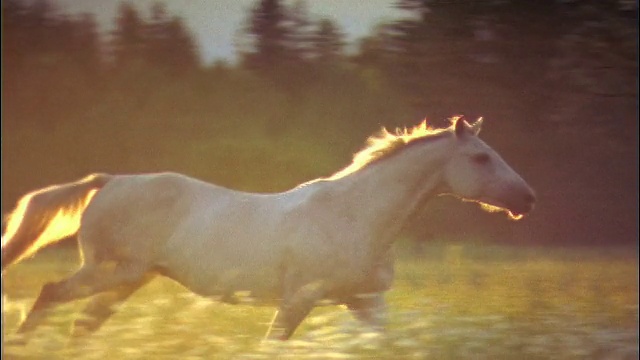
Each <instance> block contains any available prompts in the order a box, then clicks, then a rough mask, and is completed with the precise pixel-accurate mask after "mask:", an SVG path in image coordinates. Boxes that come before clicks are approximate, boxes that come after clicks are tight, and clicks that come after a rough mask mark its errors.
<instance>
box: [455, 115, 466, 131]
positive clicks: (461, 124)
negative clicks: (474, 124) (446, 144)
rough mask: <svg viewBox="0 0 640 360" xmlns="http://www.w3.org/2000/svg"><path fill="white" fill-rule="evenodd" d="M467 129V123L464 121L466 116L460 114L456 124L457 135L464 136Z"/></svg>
mask: <svg viewBox="0 0 640 360" xmlns="http://www.w3.org/2000/svg"><path fill="white" fill-rule="evenodd" d="M466 131H467V125H466V124H465V123H464V118H463V117H462V116H459V117H458V118H457V119H456V124H455V132H456V136H462V135H464V133H465V132H466Z"/></svg>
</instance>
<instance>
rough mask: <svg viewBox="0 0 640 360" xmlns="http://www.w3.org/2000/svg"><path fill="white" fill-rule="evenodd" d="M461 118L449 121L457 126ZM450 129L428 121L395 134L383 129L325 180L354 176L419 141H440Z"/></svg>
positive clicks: (397, 131) (453, 118)
mask: <svg viewBox="0 0 640 360" xmlns="http://www.w3.org/2000/svg"><path fill="white" fill-rule="evenodd" d="M459 118H461V116H454V117H451V118H450V119H449V121H450V122H451V124H455V122H456V120H458V119H459ZM449 129H450V127H448V128H444V129H442V128H440V129H435V128H432V127H431V126H429V124H428V123H427V120H426V119H425V120H423V121H422V122H421V123H420V124H418V125H416V126H414V127H412V128H410V129H407V128H406V127H404V128H396V130H395V131H394V132H393V133H392V132H389V131H388V130H387V129H386V128H384V127H383V128H382V129H381V130H380V131H379V132H378V133H376V134H374V135H372V136H370V137H369V138H368V139H367V142H366V146H365V147H364V148H363V149H362V150H360V151H358V152H357V153H355V154H354V155H353V160H352V162H351V164H349V165H347V167H345V168H344V169H342V170H340V171H338V172H337V173H335V174H333V175H331V176H329V177H328V178H325V179H324V180H337V179H340V178H343V177H345V176H347V175H350V174H353V173H355V172H356V171H359V170H360V169H362V168H364V167H366V166H368V165H370V164H372V163H374V162H377V161H379V160H382V159H385V158H388V157H389V156H391V155H394V154H396V153H398V152H399V151H400V150H402V149H405V148H407V147H408V146H409V145H411V144H414V143H417V142H418V141H420V142H421V141H423V140H432V139H439V138H441V137H442V136H443V135H446V134H448V133H449V131H448V130H449Z"/></svg>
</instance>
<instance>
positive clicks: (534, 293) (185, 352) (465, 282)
mask: <svg viewBox="0 0 640 360" xmlns="http://www.w3.org/2000/svg"><path fill="white" fill-rule="evenodd" d="M398 252H399V257H400V261H399V264H398V267H397V281H396V284H395V286H394V288H393V290H392V291H390V292H389V293H388V295H387V300H388V303H389V305H390V318H389V324H388V329H387V331H386V332H385V333H384V334H383V333H377V332H374V331H372V330H371V329H368V328H366V327H364V326H361V325H360V324H359V323H357V322H356V321H354V320H353V319H352V317H351V316H350V314H349V313H348V312H347V311H345V310H344V309H342V308H341V307H336V306H328V307H322V308H317V309H316V310H314V312H313V313H312V314H311V316H310V317H309V318H307V320H306V321H305V322H304V323H303V325H302V326H301V327H300V329H299V330H298V332H296V334H295V335H294V337H293V339H292V340H291V341H289V342H263V341H262V337H263V335H264V332H265V331H266V329H267V326H268V322H269V321H270V320H271V317H272V315H273V309H272V308H268V307H248V306H232V305H226V304H219V303H215V302H211V301H209V300H207V299H203V298H200V297H198V296H196V295H193V294H191V293H189V292H187V291H185V290H184V289H183V288H181V287H180V286H179V285H177V284H174V283H172V282H170V281H168V280H156V281H154V282H152V283H151V284H149V285H148V286H146V287H145V288H143V289H142V290H141V291H139V292H138V293H136V294H135V295H134V296H133V297H132V298H131V299H130V300H129V301H128V302H127V303H126V304H125V305H124V306H122V307H121V308H120V311H119V312H118V313H117V314H116V315H115V316H114V317H113V318H112V319H110V320H109V322H108V323H107V324H106V325H105V326H104V327H103V328H102V329H101V330H100V331H99V332H97V333H96V334H95V335H93V336H91V337H89V338H87V339H85V340H83V342H81V343H72V344H68V343H67V342H68V339H67V331H68V327H69V325H70V323H71V321H72V319H73V318H74V317H75V316H77V314H76V313H75V312H76V311H77V310H79V309H81V307H82V303H77V304H71V305H66V306H64V307H62V308H60V309H59V310H58V311H56V313H55V315H54V316H53V319H52V321H50V323H49V324H48V325H47V326H46V327H43V328H42V329H40V330H39V331H38V334H37V335H36V336H35V337H34V339H33V341H31V342H30V343H29V345H28V346H27V347H26V348H21V347H16V346H7V347H5V354H6V355H9V358H46V359H70V358H73V359H104V358H127V359H158V358H160V359H175V358H180V359H202V358H216V359H218V358H222V359H225V358H227V359H231V358H233V359H272V358H285V359H298V358H308V359H331V358H334V359H347V358H355V359H360V358H416V359H422V358H434V359H461V358H474V359H483V358H484V359H496V358H497V359H505V358H506V359H548V358H554V359H583V358H598V359H599V358H607V359H632V358H637V356H638V289H637V267H638V262H637V256H636V255H635V250H634V249H629V251H628V252H626V250H625V249H622V250H617V251H608V252H602V251H599V250H598V249H596V250H594V249H564V250H562V249H517V248H506V247H481V246H473V245H432V246H427V247H426V248H425V249H424V256H416V255H415V254H413V253H414V251H409V250H408V248H407V247H404V248H400V249H399V251H398ZM75 264H76V259H75V254H73V253H72V252H70V251H69V252H67V251H60V250H56V251H47V252H44V253H43V254H41V255H39V256H38V257H36V258H34V259H32V260H29V261H27V262H25V263H23V264H19V265H18V266H16V267H14V268H12V269H10V271H9V272H8V273H7V274H5V278H4V280H5V281H4V286H5V293H6V295H7V296H8V299H7V302H6V303H5V306H4V307H3V313H4V316H5V328H4V331H5V335H6V337H8V338H11V336H12V335H11V334H12V333H13V332H14V331H15V328H16V327H17V324H18V322H19V318H20V312H21V310H23V309H24V310H26V309H28V307H29V306H30V305H31V303H32V302H33V300H34V299H35V296H36V295H37V292H38V291H39V287H40V286H41V285H42V284H43V283H44V282H45V281H49V280H54V279H58V278H60V277H61V276H64V274H65V273H68V272H70V271H73V268H74V267H75V266H76V265H75Z"/></svg>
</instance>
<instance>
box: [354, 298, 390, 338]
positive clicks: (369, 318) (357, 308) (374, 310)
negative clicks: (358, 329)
mask: <svg viewBox="0 0 640 360" xmlns="http://www.w3.org/2000/svg"><path fill="white" fill-rule="evenodd" d="M345 305H347V307H348V308H349V310H350V311H351V313H352V314H353V316H354V317H355V318H356V319H358V320H360V321H361V322H362V323H364V324H366V325H368V326H370V327H371V329H372V330H375V331H382V330H384V328H385V325H386V322H387V306H386V303H385V301H384V295H383V293H374V294H362V295H355V296H353V297H351V298H349V299H347V301H345Z"/></svg>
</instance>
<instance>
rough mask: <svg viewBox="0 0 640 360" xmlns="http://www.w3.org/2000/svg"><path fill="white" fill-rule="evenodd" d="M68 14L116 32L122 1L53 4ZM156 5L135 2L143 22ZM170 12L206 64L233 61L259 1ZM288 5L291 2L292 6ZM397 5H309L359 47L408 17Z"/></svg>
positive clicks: (348, 0)
mask: <svg viewBox="0 0 640 360" xmlns="http://www.w3.org/2000/svg"><path fill="white" fill-rule="evenodd" d="M52 2H53V3H54V4H56V5H57V7H58V8H59V9H60V10H61V11H63V12H65V13H67V14H81V13H91V14H94V15H95V16H96V20H97V21H98V26H99V28H100V30H101V32H102V33H104V34H108V33H110V32H111V31H112V30H113V26H114V19H115V16H116V13H117V9H118V6H119V4H120V3H121V0H82V1H79V0H54V1H52ZM156 2H158V1H157V0H136V1H133V2H131V3H132V4H134V5H135V6H136V7H137V8H138V10H139V11H140V14H141V15H142V16H143V17H145V18H146V17H148V16H149V9H150V8H151V5H152V4H154V3H156ZM162 2H164V3H165V4H166V5H167V9H168V12H169V13H170V14H172V15H178V16H180V17H181V18H182V19H183V20H184V21H185V23H186V24H187V26H188V28H189V30H190V31H191V32H192V34H193V35H194V37H195V39H196V42H197V43H198V45H199V46H200V52H201V55H202V58H203V61H204V62H205V63H206V64H210V63H212V62H214V61H216V60H219V59H223V60H228V61H232V62H233V61H234V60H235V47H234V37H236V36H237V34H238V32H239V31H240V29H241V28H242V26H243V23H244V21H245V20H246V17H247V14H248V11H249V9H251V8H252V7H253V6H254V5H255V3H256V0H164V1H162ZM289 3H290V2H289ZM394 3H395V0H307V1H306V4H307V8H308V10H309V13H310V15H311V17H312V18H313V19H321V18H329V19H332V20H334V21H335V22H336V23H337V24H338V25H339V26H340V28H341V29H342V31H343V32H344V33H345V35H346V36H347V41H348V42H349V43H350V44H355V43H357V40H358V39H359V38H362V37H364V36H366V35H367V34H368V33H369V32H370V31H371V30H372V29H373V28H374V27H375V26H376V25H377V24H379V23H381V22H387V21H392V20H396V19H399V18H402V17H405V16H408V14H407V13H406V12H405V11H403V10H399V9H396V8H394Z"/></svg>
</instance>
